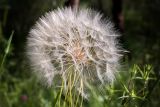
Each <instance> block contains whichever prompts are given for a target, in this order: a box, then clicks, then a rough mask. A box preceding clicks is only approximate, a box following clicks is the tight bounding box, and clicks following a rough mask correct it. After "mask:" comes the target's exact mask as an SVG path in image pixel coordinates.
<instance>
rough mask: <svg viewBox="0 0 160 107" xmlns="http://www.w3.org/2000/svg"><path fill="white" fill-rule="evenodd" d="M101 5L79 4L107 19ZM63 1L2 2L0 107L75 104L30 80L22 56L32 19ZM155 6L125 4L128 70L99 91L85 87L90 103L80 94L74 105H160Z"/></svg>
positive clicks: (103, 0) (106, 10)
mask: <svg viewBox="0 0 160 107" xmlns="http://www.w3.org/2000/svg"><path fill="white" fill-rule="evenodd" d="M100 1H101V2H99V1H98V0H88V1H86V0H82V1H81V5H83V6H84V7H88V6H91V7H93V8H95V9H96V10H97V9H98V10H99V11H101V12H103V13H105V15H111V8H110V7H111V2H110V1H106V0H100ZM64 2H65V0H25V1H19V0H0V107H54V106H55V107H63V106H65V107H67V106H71V103H72V106H73V104H75V102H76V101H77V100H75V99H72V98H71V97H66V96H65V95H64V94H63V93H62V91H61V88H55V87H52V88H46V87H43V86H41V85H40V84H39V83H38V82H37V80H36V79H35V77H34V76H31V75H32V74H31V73H30V69H29V68H28V66H27V65H26V63H27V61H26V59H25V52H24V49H25V41H26V36H27V35H28V31H29V29H30V28H31V26H32V25H33V24H34V22H35V20H37V18H38V17H40V16H41V15H42V14H44V12H46V11H49V10H51V9H54V8H57V7H62V6H63V4H64ZM106 4H107V6H106ZM159 4H160V1H159V0H153V1H150V0H141V1H139V0H134V1H127V0H124V18H125V33H124V44H125V47H126V48H128V50H129V51H130V54H131V59H130V56H129V58H128V59H127V56H126V57H125V58H126V59H127V61H126V62H127V63H128V64H129V65H130V64H131V65H132V66H131V67H129V69H126V71H123V72H122V74H119V75H117V78H116V81H115V83H113V84H111V85H108V86H106V87H104V89H103V90H102V91H100V90H96V87H93V86H89V87H90V92H91V96H90V99H82V98H81V97H80V96H79V100H78V103H77V105H78V106H77V107H79V106H80V105H81V102H83V106H84V107H121V106H124V107H157V106H159V104H160V102H159V97H160V87H159V86H160V82H159V80H160V76H159V63H160V62H159V61H160V60H159V59H160V56H159V51H160V49H159V46H160V39H159V35H160V32H159V24H160V23H159V22H160V21H159V17H160V15H159V11H160V7H159ZM13 31H14V34H13V33H12V32H13ZM12 36H13V38H12ZM134 63H136V64H134ZM146 63H149V64H152V65H146ZM138 65H139V66H138ZM73 94H75V95H76V93H73ZM77 97H78V96H77ZM77 97H76V98H77ZM73 107H74V106H73Z"/></svg>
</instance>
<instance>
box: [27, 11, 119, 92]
mask: <svg viewBox="0 0 160 107" xmlns="http://www.w3.org/2000/svg"><path fill="white" fill-rule="evenodd" d="M118 36H119V35H118V34H117V33H116V32H115V31H114V30H113V25H112V23H111V22H110V21H108V20H104V19H102V15H101V14H99V13H97V12H95V11H93V10H91V9H79V10H78V11H74V10H72V9H71V8H63V9H57V10H54V11H51V12H48V13H47V14H46V15H45V16H43V17H41V18H40V19H39V20H38V21H37V23H36V25H35V26H34V27H33V28H32V29H31V31H30V33H29V37H28V41H27V54H28V58H29V59H30V64H31V65H32V66H33V69H34V72H35V74H36V75H37V76H38V77H39V78H40V79H41V80H43V81H44V84H46V85H47V86H50V85H52V84H53V83H52V82H54V79H55V78H57V77H59V79H61V80H63V81H64V84H65V87H68V81H69V75H74V76H75V75H76V76H75V77H76V79H77V80H76V79H75V80H74V78H73V81H75V82H74V84H73V86H75V87H76V88H77V89H78V90H82V89H80V88H82V87H85V83H93V84H97V83H98V84H106V83H109V82H111V81H113V80H114V77H115V73H116V72H117V71H118V70H117V67H118V65H119V59H120V56H121V55H120V54H119V52H120V51H121V50H120V48H119V46H118V44H117V40H116V39H117V37H118ZM53 85H56V84H53Z"/></svg>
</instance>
